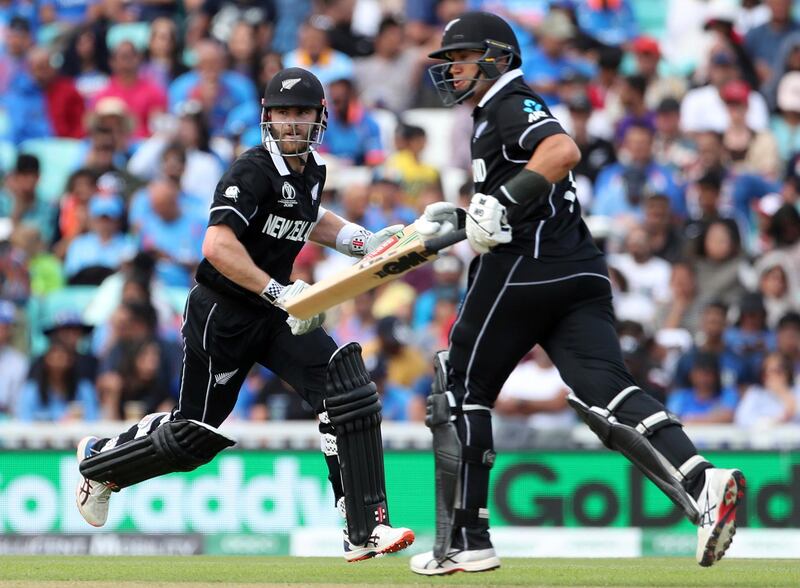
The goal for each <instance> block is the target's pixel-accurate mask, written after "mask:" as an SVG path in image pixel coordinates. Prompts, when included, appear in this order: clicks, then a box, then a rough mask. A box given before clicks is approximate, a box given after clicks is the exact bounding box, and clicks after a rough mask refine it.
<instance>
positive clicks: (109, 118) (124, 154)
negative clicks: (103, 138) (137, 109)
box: [87, 96, 136, 167]
mask: <svg viewBox="0 0 800 588" xmlns="http://www.w3.org/2000/svg"><path fill="white" fill-rule="evenodd" d="M87 126H88V128H90V129H96V128H104V129H108V130H109V131H111V135H112V137H113V138H114V163H115V164H117V165H118V166H120V167H124V166H125V164H126V163H127V162H128V159H129V158H130V153H131V151H132V149H131V147H132V146H131V136H132V134H133V132H134V130H135V129H136V119H135V118H134V117H133V115H132V113H131V111H130V110H129V109H128V105H127V104H125V102H124V101H123V100H122V99H121V98H117V97H116V96H106V97H104V98H100V99H99V100H97V101H96V102H95V105H94V108H93V109H92V110H91V111H89V115H88V116H87Z"/></svg>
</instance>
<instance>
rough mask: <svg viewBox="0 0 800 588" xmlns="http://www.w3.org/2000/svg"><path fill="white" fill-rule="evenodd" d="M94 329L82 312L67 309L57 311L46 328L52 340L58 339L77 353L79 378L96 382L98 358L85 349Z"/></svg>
mask: <svg viewBox="0 0 800 588" xmlns="http://www.w3.org/2000/svg"><path fill="white" fill-rule="evenodd" d="M93 329H94V327H92V325H88V324H86V322H85V321H84V320H83V317H82V316H81V313H80V312H78V311H77V310H72V309H65V310H61V311H59V312H57V313H56V314H55V316H54V317H53V319H52V321H51V322H50V324H49V325H48V326H47V328H46V329H45V330H44V334H45V335H47V338H48V339H49V340H50V341H51V342H54V341H57V342H59V343H60V344H62V345H64V346H65V347H66V348H67V350H68V351H69V352H70V353H74V354H75V360H76V361H75V363H76V371H77V373H78V378H79V379H86V380H88V381H90V382H94V380H95V378H96V377H97V358H96V357H95V356H94V355H92V354H91V353H86V352H85V349H86V348H87V347H88V346H87V345H86V344H87V343H88V341H87V339H88V338H89V336H90V335H91V333H92V330H93Z"/></svg>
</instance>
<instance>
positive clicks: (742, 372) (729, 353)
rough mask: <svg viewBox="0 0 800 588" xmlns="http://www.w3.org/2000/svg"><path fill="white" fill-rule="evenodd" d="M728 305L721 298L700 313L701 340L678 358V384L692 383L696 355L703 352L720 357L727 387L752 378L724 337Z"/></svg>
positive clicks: (699, 333) (723, 382) (699, 336)
mask: <svg viewBox="0 0 800 588" xmlns="http://www.w3.org/2000/svg"><path fill="white" fill-rule="evenodd" d="M727 314H728V307H727V306H725V304H723V303H722V302H716V301H715V302H711V303H709V304H707V305H706V306H705V308H703V313H702V316H701V317H700V329H699V332H698V333H697V340H698V343H697V344H696V345H695V346H694V347H692V349H690V350H689V351H687V352H686V353H685V354H684V355H682V356H681V358H680V359H679V360H678V364H677V366H676V368H675V378H674V381H675V385H676V386H678V387H679V388H685V387H687V386H689V385H690V381H689V373H690V372H691V370H692V366H693V365H694V362H695V359H696V358H697V357H698V356H699V355H701V354H703V353H711V354H713V355H715V356H716V357H717V358H718V360H719V369H720V378H721V381H722V385H723V386H724V387H725V388H734V387H738V386H740V385H742V384H744V383H745V382H746V381H747V379H748V378H749V373H748V369H747V365H746V364H745V362H744V360H743V359H742V358H741V357H740V356H739V355H737V354H736V352H735V351H734V350H733V349H732V348H731V347H730V346H728V344H727V342H726V341H725V339H724V334H725V328H726V316H727Z"/></svg>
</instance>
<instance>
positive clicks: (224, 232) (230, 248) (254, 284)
mask: <svg viewBox="0 0 800 588" xmlns="http://www.w3.org/2000/svg"><path fill="white" fill-rule="evenodd" d="M203 256H204V257H205V258H206V259H207V260H208V261H209V263H211V265H213V266H214V268H215V269H216V270H217V271H218V272H219V273H221V274H222V275H223V276H225V277H226V278H228V279H229V280H230V281H231V282H233V283H235V284H236V285H238V286H241V287H242V288H244V289H245V290H249V291H250V292H254V293H255V294H258V295H261V293H262V292H263V291H264V290H265V287H266V286H267V284H268V283H269V282H270V279H271V278H270V277H269V275H268V274H267V272H265V271H264V270H262V269H261V268H260V267H258V266H257V265H256V264H255V262H254V261H253V258H252V257H250V254H249V253H247V249H245V247H244V245H242V242H241V241H239V239H238V237H237V236H236V234H235V233H234V232H233V229H231V228H230V227H229V226H228V225H225V224H219V225H212V226H210V227H208V229H207V230H206V235H205V238H204V239H203Z"/></svg>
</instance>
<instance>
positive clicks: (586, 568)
mask: <svg viewBox="0 0 800 588" xmlns="http://www.w3.org/2000/svg"><path fill="white" fill-rule="evenodd" d="M256 585H258V586H262V587H265V586H266V587H270V586H286V585H300V586H308V585H318V586H328V587H333V586H352V585H372V586H381V587H386V586H405V585H427V586H439V585H440V586H572V587H583V586H620V587H622V586H642V587H653V586H676V587H694V586H697V587H704V586H714V587H717V586H719V587H724V588H729V587H734V586H753V587H756V586H758V587H762V586H786V587H793V588H796V587H798V586H800V559H797V560H763V559H762V560H742V559H739V560H737V559H731V560H727V561H723V562H721V563H720V564H719V565H717V566H714V567H712V568H700V567H699V566H698V565H697V564H695V563H694V561H693V560H691V559H689V558H646V559H514V558H507V559H504V560H503V566H502V567H501V568H500V569H499V570H495V571H493V572H485V573H481V574H464V573H459V574H455V575H453V576H448V577H438V578H425V577H423V576H417V575H416V574H412V573H411V572H410V571H409V570H408V558H407V557H399V556H390V557H384V558H379V559H375V560H370V561H365V562H359V563H353V564H347V563H345V562H344V561H343V560H338V559H332V558H299V557H226V556H190V557H67V556H57V557H49V556H19V557H18V556H2V557H0V588H12V587H13V588H34V587H36V588H56V587H61V586H65V587H69V588H100V587H105V586H115V587H116V586H120V587H123V588H139V587H142V588H144V587H147V588H164V587H168V586H177V587H179V588H199V587H204V588H205V587H209V586H219V587H223V586H225V587H236V588H238V587H246V586H256Z"/></svg>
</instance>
